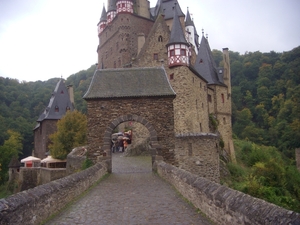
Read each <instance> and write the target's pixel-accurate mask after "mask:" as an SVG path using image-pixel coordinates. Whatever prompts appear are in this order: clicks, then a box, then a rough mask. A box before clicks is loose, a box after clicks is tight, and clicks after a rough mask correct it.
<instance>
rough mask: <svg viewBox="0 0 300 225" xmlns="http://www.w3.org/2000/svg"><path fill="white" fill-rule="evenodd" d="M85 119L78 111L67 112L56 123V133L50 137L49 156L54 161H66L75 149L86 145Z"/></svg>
mask: <svg viewBox="0 0 300 225" xmlns="http://www.w3.org/2000/svg"><path fill="white" fill-rule="evenodd" d="M86 131H87V118H86V116H85V115H83V114H82V113H80V112H79V111H76V110H75V111H73V112H70V111H69V112H67V113H66V115H65V116H64V117H63V118H61V120H59V121H58V122H57V132H56V133H54V134H52V135H50V140H51V141H52V144H50V146H49V148H50V154H51V156H52V157H53V158H56V159H66V158H67V155H68V154H69V153H70V152H71V150H72V149H73V148H75V147H78V146H82V145H85V144H86Z"/></svg>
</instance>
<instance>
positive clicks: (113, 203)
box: [47, 153, 211, 225]
mask: <svg viewBox="0 0 300 225" xmlns="http://www.w3.org/2000/svg"><path fill="white" fill-rule="evenodd" d="M112 171H113V173H112V174H110V175H109V176H108V177H107V178H106V179H104V180H103V181H101V182H100V183H99V184H98V185H97V186H95V187H94V188H93V189H91V190H90V191H89V192H88V193H87V194H86V195H84V196H83V197H82V198H80V199H79V200H77V201H76V202H74V204H72V205H71V206H69V207H68V208H67V209H65V210H63V212H61V213H60V214H59V215H57V216H56V217H55V218H54V219H52V220H51V221H49V222H48V223H47V225H49V224H58V225H62V224H63V225H70V224H91V225H98V224H103V225H106V224H109V225H119V224H120V225H127V224H134V225H136V224H147V225H150V224H151V225H154V224H160V225H171V224H172V225H173V224H176V225H177V224H178V225H183V224H189V225H191V224H204V225H208V224H211V223H210V222H209V221H208V219H207V218H205V217H203V216H202V215H201V214H199V213H198V212H197V211H196V209H195V208H194V207H193V206H191V205H189V204H188V203H187V202H186V201H185V200H183V199H182V197H181V196H180V195H179V194H178V193H177V192H176V190H175V189H174V188H173V187H172V186H171V185H169V184H168V183H167V182H165V181H164V180H162V179H161V178H160V177H159V176H158V175H156V174H154V173H152V167H151V158H150V157H145V156H143V157H122V154H121V153H114V154H113V170H112Z"/></svg>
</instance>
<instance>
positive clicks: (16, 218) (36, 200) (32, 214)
mask: <svg viewBox="0 0 300 225" xmlns="http://www.w3.org/2000/svg"><path fill="white" fill-rule="evenodd" d="M106 173H107V164H106V163H105V162H103V163H101V164H100V163H97V164H96V165H94V166H92V167H90V168H88V169H86V170H84V171H81V172H79V173H75V174H72V175H70V176H67V177H64V178H61V179H59V180H56V181H52V182H50V183H47V184H44V185H40V186H38V187H35V188H32V189H29V190H27V191H23V192H19V193H17V194H15V195H12V196H9V197H8V198H5V199H1V200H0V224H1V225H8V224H20V221H22V224H23V225H27V224H28V225H29V224H30V225H35V224H40V223H41V222H42V221H43V220H45V219H47V218H48V217H49V216H51V215H52V214H54V213H57V212H58V211H59V210H61V209H62V208H63V207H64V206H65V205H66V204H67V203H69V202H71V201H72V200H74V199H75V198H76V197H77V196H79V195H80V194H81V193H83V192H84V191H85V190H87V189H88V188H89V187H90V186H92V185H93V184H94V183H95V182H97V181H98V180H99V179H100V178H101V177H103V176H104V175H105V174H106Z"/></svg>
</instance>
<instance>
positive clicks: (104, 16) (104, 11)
mask: <svg viewBox="0 0 300 225" xmlns="http://www.w3.org/2000/svg"><path fill="white" fill-rule="evenodd" d="M103 21H107V14H106V10H105V7H104V5H103V9H102V13H101V17H100V22H103Z"/></svg>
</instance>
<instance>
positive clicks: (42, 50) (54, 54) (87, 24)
mask: <svg viewBox="0 0 300 225" xmlns="http://www.w3.org/2000/svg"><path fill="white" fill-rule="evenodd" d="M156 2H157V0H150V6H151V7H153V6H155V4H156ZM178 2H179V5H180V6H181V9H182V11H183V12H184V13H186V10H187V7H189V11H190V13H191V14H192V17H193V18H194V23H195V26H196V28H197V31H198V34H200V35H201V34H202V29H204V33H205V34H208V40H209V44H210V47H211V49H218V50H222V48H224V47H228V48H229V49H230V50H232V51H236V52H240V53H241V54H244V53H245V52H246V51H249V52H254V51H261V52H269V51H272V50H274V51H276V52H283V51H290V50H292V49H293V48H295V47H298V46H299V45H300V23H299V21H300V1H299V0H184V1H183V0H178ZM103 3H105V7H106V9H107V1H106V0H0V76H2V77H10V78H15V79H18V80H19V81H36V80H42V81H45V80H48V79H50V78H54V77H61V76H62V77H63V78H65V79H66V78H67V77H68V76H70V75H72V74H74V73H77V72H78V71H80V70H85V69H88V68H89V67H90V66H91V65H92V64H95V63H97V53H96V49H97V45H98V38H97V23H98V22H99V19H100V16H101V12H102V7H103Z"/></svg>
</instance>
